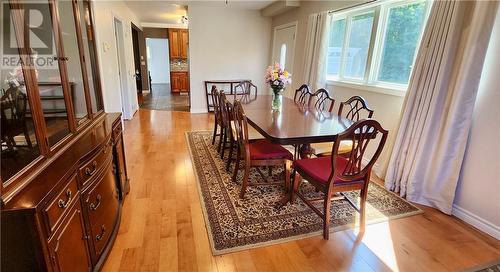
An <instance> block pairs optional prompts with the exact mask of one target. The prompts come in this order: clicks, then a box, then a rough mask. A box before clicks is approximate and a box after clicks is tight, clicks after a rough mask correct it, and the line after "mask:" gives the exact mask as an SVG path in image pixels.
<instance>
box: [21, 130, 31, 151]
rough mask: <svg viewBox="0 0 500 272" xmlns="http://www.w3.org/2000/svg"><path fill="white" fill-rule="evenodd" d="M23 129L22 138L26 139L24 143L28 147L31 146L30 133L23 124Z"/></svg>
mask: <svg viewBox="0 0 500 272" xmlns="http://www.w3.org/2000/svg"><path fill="white" fill-rule="evenodd" d="M23 130H24V138H25V139H26V144H27V145H28V147H29V148H33V145H32V143H31V138H30V134H29V132H28V128H27V127H26V126H24V127H23Z"/></svg>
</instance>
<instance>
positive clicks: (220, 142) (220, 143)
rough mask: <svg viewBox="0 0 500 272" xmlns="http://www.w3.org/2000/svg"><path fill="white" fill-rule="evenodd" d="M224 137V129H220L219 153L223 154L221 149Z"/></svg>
mask: <svg viewBox="0 0 500 272" xmlns="http://www.w3.org/2000/svg"><path fill="white" fill-rule="evenodd" d="M223 137H224V128H223V127H220V133H219V146H218V147H217V151H218V152H219V153H220V152H221V150H222V149H221V147H222V138H223Z"/></svg>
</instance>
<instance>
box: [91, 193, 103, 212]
mask: <svg viewBox="0 0 500 272" xmlns="http://www.w3.org/2000/svg"><path fill="white" fill-rule="evenodd" d="M95 199H96V202H95V203H90V205H89V208H90V209H91V210H92V211H95V210H97V208H99V206H100V205H101V199H102V196H101V195H100V194H97V196H96V198H95Z"/></svg>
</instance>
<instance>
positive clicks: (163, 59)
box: [146, 38, 170, 84]
mask: <svg viewBox="0 0 500 272" xmlns="http://www.w3.org/2000/svg"><path fill="white" fill-rule="evenodd" d="M146 48H149V57H148V70H149V71H151V83H160V84H167V83H170V59H169V54H168V39H152V38H147V39H146ZM146 50H148V49H146Z"/></svg>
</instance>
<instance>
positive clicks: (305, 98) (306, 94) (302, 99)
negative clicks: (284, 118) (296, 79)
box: [293, 84, 312, 106]
mask: <svg viewBox="0 0 500 272" xmlns="http://www.w3.org/2000/svg"><path fill="white" fill-rule="evenodd" d="M311 95H312V93H311V89H310V88H309V86H308V85H307V84H302V86H300V87H299V88H298V89H297V90H295V94H294V96H293V101H294V102H295V103H296V104H299V105H302V106H306V105H307V104H308V103H309V99H310V97H311Z"/></svg>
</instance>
